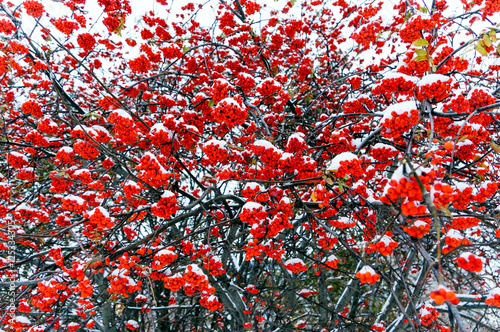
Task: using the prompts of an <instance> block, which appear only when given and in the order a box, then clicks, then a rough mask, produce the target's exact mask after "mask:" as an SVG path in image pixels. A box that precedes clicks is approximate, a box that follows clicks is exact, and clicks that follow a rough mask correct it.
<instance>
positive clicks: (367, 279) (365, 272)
mask: <svg viewBox="0 0 500 332" xmlns="http://www.w3.org/2000/svg"><path fill="white" fill-rule="evenodd" d="M356 278H358V279H359V281H360V282H361V283H362V284H364V283H369V284H372V285H373V284H375V283H376V282H377V281H379V280H380V275H379V274H378V273H376V272H375V271H374V270H373V269H372V268H371V267H369V266H368V265H365V266H363V268H362V269H361V270H359V271H358V272H357V273H356Z"/></svg>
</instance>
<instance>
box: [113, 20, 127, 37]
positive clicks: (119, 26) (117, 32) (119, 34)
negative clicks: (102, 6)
mask: <svg viewBox="0 0 500 332" xmlns="http://www.w3.org/2000/svg"><path fill="white" fill-rule="evenodd" d="M124 23H125V19H124V18H123V15H122V16H120V25H118V28H116V29H115V31H113V32H114V33H116V34H117V35H118V36H120V37H121V36H122V30H123V24H124Z"/></svg>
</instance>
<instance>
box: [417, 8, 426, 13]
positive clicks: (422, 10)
mask: <svg viewBox="0 0 500 332" xmlns="http://www.w3.org/2000/svg"><path fill="white" fill-rule="evenodd" d="M419 10H420V11H421V12H422V13H427V8H425V7H420V8H419Z"/></svg>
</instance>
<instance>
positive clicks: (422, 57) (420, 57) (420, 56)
mask: <svg viewBox="0 0 500 332" xmlns="http://www.w3.org/2000/svg"><path fill="white" fill-rule="evenodd" d="M428 60H429V59H428V58H427V55H419V56H417V57H416V58H415V59H413V61H417V62H418V61H428Z"/></svg>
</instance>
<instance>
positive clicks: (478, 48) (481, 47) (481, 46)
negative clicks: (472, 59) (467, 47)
mask: <svg viewBox="0 0 500 332" xmlns="http://www.w3.org/2000/svg"><path fill="white" fill-rule="evenodd" d="M475 49H476V50H477V51H478V52H479V53H481V54H482V55H483V56H487V55H488V52H487V51H486V49H485V48H484V47H483V45H481V43H477V45H476V47H475Z"/></svg>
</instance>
